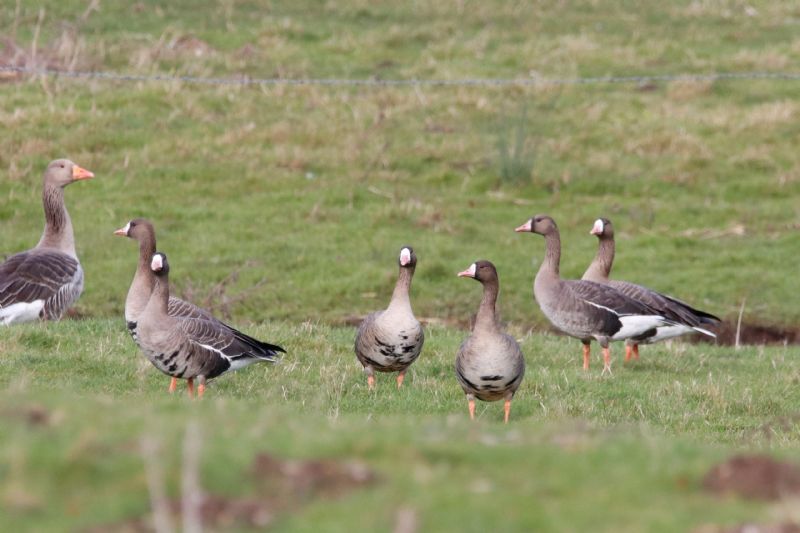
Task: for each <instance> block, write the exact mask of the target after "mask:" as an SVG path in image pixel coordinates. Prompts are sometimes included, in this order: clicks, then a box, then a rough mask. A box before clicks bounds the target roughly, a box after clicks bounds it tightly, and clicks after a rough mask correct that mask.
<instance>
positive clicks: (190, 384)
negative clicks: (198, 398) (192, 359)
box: [186, 378, 194, 398]
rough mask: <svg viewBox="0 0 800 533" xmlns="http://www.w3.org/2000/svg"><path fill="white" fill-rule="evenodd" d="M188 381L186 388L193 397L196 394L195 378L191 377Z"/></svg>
mask: <svg viewBox="0 0 800 533" xmlns="http://www.w3.org/2000/svg"><path fill="white" fill-rule="evenodd" d="M186 383H187V385H186V390H188V391H189V398H191V397H192V396H194V379H193V378H189V379H188V380H186Z"/></svg>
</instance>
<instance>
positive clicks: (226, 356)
mask: <svg viewBox="0 0 800 533" xmlns="http://www.w3.org/2000/svg"><path fill="white" fill-rule="evenodd" d="M150 270H151V272H152V275H153V276H154V278H155V283H154V286H153V291H152V294H151V296H150V300H149V301H148V302H147V306H145V308H144V310H143V311H142V313H141V314H140V315H139V320H138V324H137V328H136V329H137V339H138V344H139V346H140V347H141V349H142V352H143V353H144V355H145V357H147V359H148V360H149V361H150V362H151V363H152V364H153V366H155V367H156V368H157V369H159V370H160V371H161V372H163V373H165V374H167V375H168V376H171V377H174V378H180V379H186V380H187V381H188V389H189V396H192V394H193V393H194V380H195V379H196V380H197V381H198V387H197V395H198V396H199V397H201V396H203V393H204V392H205V385H206V382H207V381H208V380H210V379H213V378H215V377H217V376H220V375H222V374H224V373H226V372H229V371H231V370H238V369H240V368H244V367H245V366H248V365H250V364H252V363H255V362H258V361H268V362H275V361H276V360H277V358H278V353H279V352H285V350H284V349H283V348H281V347H280V346H276V345H274V344H268V343H266V342H261V341H257V340H255V339H253V338H251V337H247V336H242V335H237V332H235V331H234V330H231V329H230V328H227V327H224V325H222V324H221V323H220V322H218V321H213V320H207V319H205V318H202V317H200V318H192V317H177V316H171V315H169V313H168V307H169V263H168V262H167V256H166V255H164V254H162V253H159V252H156V253H155V254H154V255H153V257H152V260H151V262H150Z"/></svg>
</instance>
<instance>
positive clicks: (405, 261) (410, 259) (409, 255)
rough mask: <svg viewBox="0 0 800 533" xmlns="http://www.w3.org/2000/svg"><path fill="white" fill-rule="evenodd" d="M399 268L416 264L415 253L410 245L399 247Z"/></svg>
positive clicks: (411, 266)
mask: <svg viewBox="0 0 800 533" xmlns="http://www.w3.org/2000/svg"><path fill="white" fill-rule="evenodd" d="M397 262H398V263H399V264H400V268H414V267H416V266H417V254H415V253H414V249H413V248H412V247H410V246H403V247H402V248H401V249H400V256H399V257H398V258H397Z"/></svg>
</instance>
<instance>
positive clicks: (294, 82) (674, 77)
mask: <svg viewBox="0 0 800 533" xmlns="http://www.w3.org/2000/svg"><path fill="white" fill-rule="evenodd" d="M0 72H10V73H17V74H25V75H30V76H49V77H59V78H87V79H95V80H104V81H116V82H170V83H172V82H183V83H191V84H198V85H238V86H246V85H256V86H258V85H261V86H271V85H272V86H277V85H284V86H301V85H309V86H311V85H315V86H336V87H535V86H569V85H604V84H605V85H608V84H636V85H646V84H652V83H659V82H675V81H682V82H709V81H712V82H713V81H747V80H779V81H800V72H712V73H708V74H656V75H641V76H589V77H571V78H542V77H528V78H456V79H425V78H395V79H381V78H352V79H350V78H251V77H249V76H240V77H227V78H214V77H200V76H183V75H174V74H123V73H118V72H105V71H97V70H85V71H81V70H59V69H52V68H36V67H25V66H15V65H0Z"/></svg>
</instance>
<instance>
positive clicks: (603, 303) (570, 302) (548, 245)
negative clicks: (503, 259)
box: [516, 215, 675, 374]
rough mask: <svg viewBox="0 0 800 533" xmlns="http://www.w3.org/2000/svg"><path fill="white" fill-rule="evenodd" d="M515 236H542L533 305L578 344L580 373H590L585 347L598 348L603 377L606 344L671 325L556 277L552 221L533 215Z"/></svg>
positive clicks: (625, 300) (588, 285) (623, 299)
mask: <svg viewBox="0 0 800 533" xmlns="http://www.w3.org/2000/svg"><path fill="white" fill-rule="evenodd" d="M516 231H517V232H530V233H538V234H539V235H543V236H544V240H545V256H544V261H542V264H541V266H540V267H539V272H538V273H537V274H536V279H535V280H534V283H533V294H534V297H535V299H536V302H537V303H538V304H539V307H540V308H541V310H542V313H544V315H545V316H546V317H547V319H548V320H549V321H550V322H551V323H552V324H553V326H555V327H556V328H558V329H559V330H561V331H563V332H564V333H566V334H567V335H569V336H571V337H575V338H577V339H580V341H581V342H582V343H583V369H584V370H588V369H589V354H590V347H589V343H590V342H591V340H592V339H595V340H597V342H598V343H600V347H601V348H602V352H603V363H604V365H603V374H605V373H606V372H609V373H610V372H611V353H610V351H609V347H608V346H609V342H610V341H618V340H625V339H628V338H631V337H637V336H640V335H643V334H645V333H650V332H652V331H655V329H656V328H658V327H661V326H668V325H675V322H673V321H671V320H669V319H667V318H665V317H663V316H661V315H660V314H658V312H657V311H656V310H655V309H653V308H652V307H650V306H649V305H647V304H644V303H642V302H639V301H637V300H634V299H633V298H629V297H628V296H625V295H624V294H622V293H621V292H619V291H617V290H616V289H613V288H611V287H609V286H608V285H601V284H600V283H595V282H593V281H586V280H563V279H561V276H560V274H559V263H560V261H561V238H560V236H559V233H558V226H557V225H556V222H555V220H553V219H552V218H551V217H549V216H547V215H536V216H534V217H532V218H531V219H529V220H528V221H527V222H525V223H524V224H522V225H521V226H519V227H518V228H516Z"/></svg>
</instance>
